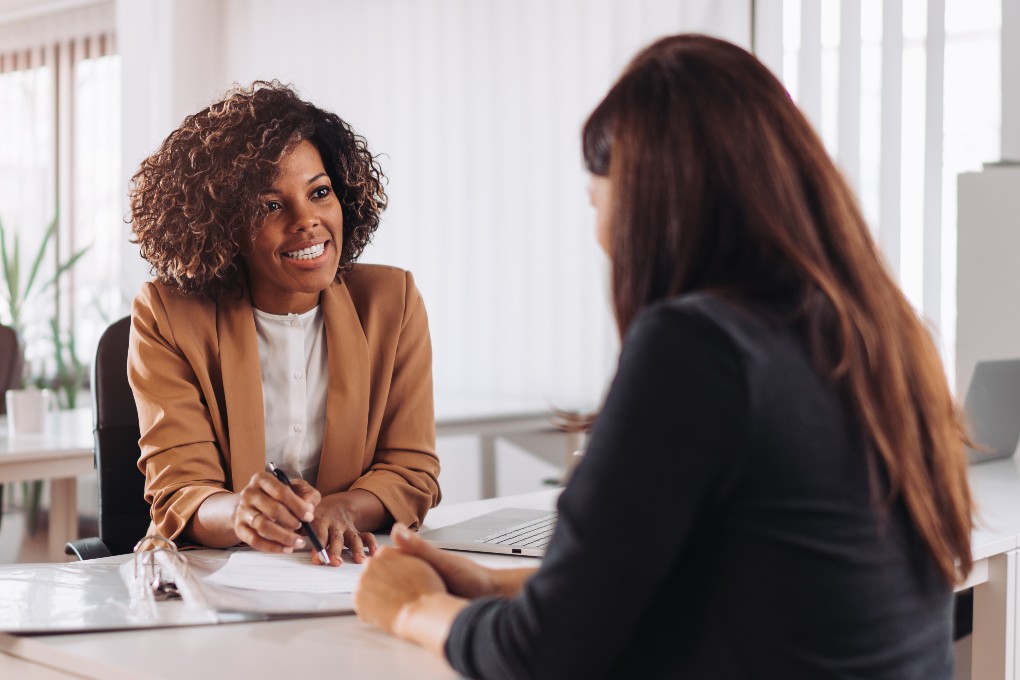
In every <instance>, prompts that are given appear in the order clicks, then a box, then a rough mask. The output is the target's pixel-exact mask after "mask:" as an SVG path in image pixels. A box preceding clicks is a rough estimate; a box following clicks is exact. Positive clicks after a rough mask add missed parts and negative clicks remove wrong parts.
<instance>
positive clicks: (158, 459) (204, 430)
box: [128, 283, 227, 539]
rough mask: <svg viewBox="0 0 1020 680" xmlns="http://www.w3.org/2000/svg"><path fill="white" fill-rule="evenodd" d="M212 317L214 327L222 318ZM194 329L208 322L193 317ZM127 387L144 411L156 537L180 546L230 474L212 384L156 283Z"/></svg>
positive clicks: (134, 339)
mask: <svg viewBox="0 0 1020 680" xmlns="http://www.w3.org/2000/svg"><path fill="white" fill-rule="evenodd" d="M210 304H211V303H210ZM196 306H197V307H201V303H196ZM209 317H210V318H209V319H208V322H209V323H214V322H215V321H214V319H215V314H214V313H210V314H209ZM193 321H194V323H196V324H199V325H200V324H201V323H203V321H204V319H203V315H202V314H197V315H194V317H193ZM128 380H129V382H130V383H131V389H132V391H133V392H134V395H135V403H136V404H137V406H138V420H139V425H140V428H141V435H142V436H141V439H140V441H139V444H140V446H141V452H142V453H141V457H140V459H139V461H138V467H139V469H141V471H142V472H143V473H144V474H145V499H146V500H147V501H148V502H149V503H150V504H151V506H152V509H151V514H152V519H153V522H154V524H155V528H156V530H158V532H159V533H160V535H162V536H164V537H166V538H170V539H174V538H176V537H177V536H178V535H179V534H180V533H181V531H182V530H183V529H184V527H185V525H186V524H187V523H188V520H189V519H191V516H192V515H193V514H194V513H195V511H196V510H197V509H198V506H200V505H201V504H202V502H203V501H205V499H206V498H208V497H209V496H211V495H213V494H216V493H220V492H223V491H226V490H227V488H226V487H227V480H226V473H225V470H226V469H227V466H226V465H225V463H224V460H223V454H222V452H221V450H220V447H219V446H218V444H217V437H216V432H215V428H214V425H213V419H212V414H211V413H210V410H209V407H208V406H207V405H206V403H204V402H208V399H204V397H203V394H210V393H211V392H212V385H211V384H210V378H209V376H208V375H203V376H202V377H201V378H200V377H199V374H198V373H196V371H195V368H194V367H193V366H192V364H191V363H190V362H189V360H188V358H187V357H186V356H185V354H184V352H183V351H182V349H181V348H180V347H179V346H178V344H177V341H176V339H175V337H174V332H173V328H172V323H171V319H170V316H169V314H168V312H167V309H166V306H165V304H164V302H163V300H162V299H161V297H160V293H159V290H158V289H157V287H156V286H155V285H154V284H152V283H148V284H146V285H145V286H144V287H143V288H142V290H141V291H140V292H139V294H138V295H137V296H136V298H135V300H134V304H133V306H132V311H131V340H130V345H129V350H128ZM214 406H215V405H214Z"/></svg>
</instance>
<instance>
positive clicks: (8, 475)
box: [0, 398, 580, 562]
mask: <svg viewBox="0 0 1020 680" xmlns="http://www.w3.org/2000/svg"><path fill="white" fill-rule="evenodd" d="M438 403H439V407H438V408H437V418H436V434H437V436H439V437H443V436H451V435H473V436H477V437H478V438H479V442H480V454H481V477H482V484H481V487H482V497H483V498H491V497H493V496H495V495H496V440H497V439H498V438H500V437H508V436H511V435H514V434H522V433H541V432H551V431H555V430H556V428H555V427H554V426H553V424H552V421H551V420H550V416H551V413H550V410H549V409H548V408H547V407H545V406H542V405H540V404H537V403H535V402H530V401H523V400H512V399H493V398H472V399H469V398H455V399H453V398H447V399H442V400H440V401H439V402H438ZM578 437H579V435H567V443H566V450H565V459H564V470H566V469H567V465H568V464H569V457H568V456H569V454H570V453H571V452H573V451H574V450H576V449H578V448H580V442H579V440H578ZM94 470H95V463H94V460H93V435H92V410H91V409H89V408H80V409H75V410H72V411H57V412H53V413H50V414H47V417H46V429H45V431H44V432H42V433H41V434H8V430H7V421H6V418H5V417H2V416H0V483H4V482H19V481H25V480H35V479H42V480H48V481H49V482H50V513H49V516H50V520H49V522H50V524H49V558H50V560H52V561H54V562H63V561H65V560H66V559H67V558H66V557H65V556H64V544H65V543H67V542H68V541H73V540H75V539H76V538H78V497H77V493H78V492H77V485H76V478H77V477H78V476H79V475H87V474H91V473H92V472H93V471H94Z"/></svg>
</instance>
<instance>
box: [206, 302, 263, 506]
mask: <svg viewBox="0 0 1020 680" xmlns="http://www.w3.org/2000/svg"><path fill="white" fill-rule="evenodd" d="M217 307H218V312H219V313H218V317H217V320H216V330H217V334H218V336H219V343H220V347H219V350H220V370H221V371H222V372H223V399H224V401H225V402H226V407H227V430H228V433H229V438H230V441H229V446H230V452H229V454H228V455H227V465H229V466H230V479H231V482H232V484H233V489H234V491H240V490H241V489H243V488H244V487H245V485H246V484H248V480H250V479H251V476H252V475H254V474H255V473H256V472H259V471H261V470H264V469H265V468H266V432H265V430H266V427H265V416H264V415H263V414H264V411H263V406H262V373H261V371H260V367H259V345H258V336H257V335H256V334H255V317H254V316H253V314H252V306H251V301H250V299H249V297H248V292H247V291H245V292H244V296H243V297H242V298H241V299H237V298H235V297H234V296H233V295H231V294H229V293H228V294H224V295H223V296H222V297H221V298H220V300H219V304H218V306H217Z"/></svg>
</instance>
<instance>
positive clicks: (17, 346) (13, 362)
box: [0, 326, 24, 415]
mask: <svg viewBox="0 0 1020 680" xmlns="http://www.w3.org/2000/svg"><path fill="white" fill-rule="evenodd" d="M23 361H24V357H23V356H22V352H21V342H20V339H19V338H18V333H17V331H15V330H14V329H13V328H8V327H7V326H0V415H2V414H4V413H6V412H7V400H6V399H4V393H5V392H6V391H7V390H10V389H14V388H16V387H19V386H20V385H19V383H20V382H21V367H22V366H23Z"/></svg>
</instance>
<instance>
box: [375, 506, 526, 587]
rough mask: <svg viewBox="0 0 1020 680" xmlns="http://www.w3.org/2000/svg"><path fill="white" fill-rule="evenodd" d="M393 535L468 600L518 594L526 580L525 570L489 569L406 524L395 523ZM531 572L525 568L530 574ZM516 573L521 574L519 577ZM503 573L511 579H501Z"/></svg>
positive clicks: (399, 544)
mask: <svg viewBox="0 0 1020 680" xmlns="http://www.w3.org/2000/svg"><path fill="white" fill-rule="evenodd" d="M390 538H391V539H393V545H394V546H395V547H396V548H398V549H399V550H400V551H401V552H403V553H406V554H408V555H413V556H414V557H417V558H419V559H422V560H424V561H426V562H428V563H429V565H431V566H432V568H433V569H435V570H436V572H437V573H438V574H439V576H440V578H442V579H443V583H444V584H445V585H446V589H447V590H448V591H449V592H450V594H452V595H457V596H458V597H465V598H469V599H473V598H476V597H486V596H490V595H497V596H502V597H511V596H513V595H514V594H516V592H517V590H519V588H520V585H521V583H523V580H524V578H523V576H524V574H523V573H522V570H504V569H499V570H497V569H490V568H488V567H483V566H482V565H480V564H478V563H477V562H473V561H472V560H469V559H468V558H466V557H464V556H462V555H456V554H454V553H451V552H447V551H445V550H440V549H439V548H437V547H436V546H434V545H432V544H431V543H429V542H428V541H425V540H423V539H422V538H421V537H420V536H418V535H417V534H416V533H414V532H412V531H411V530H410V529H408V528H407V526H406V525H404V524H400V523H397V524H394V525H393V529H392V531H390ZM532 571H533V570H530V569H529V570H523V572H526V574H527V575H530V573H531V572H532ZM517 575H521V576H522V577H521V578H516V576H517ZM503 576H508V577H510V578H509V579H507V578H502V577H503Z"/></svg>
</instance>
